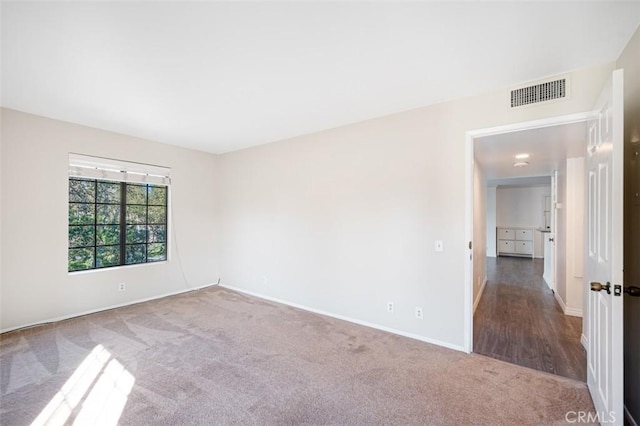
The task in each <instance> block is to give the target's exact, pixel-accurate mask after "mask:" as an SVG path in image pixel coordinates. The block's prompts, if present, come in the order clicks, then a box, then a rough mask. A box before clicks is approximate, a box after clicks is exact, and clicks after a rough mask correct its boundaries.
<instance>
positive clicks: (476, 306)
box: [473, 277, 488, 314]
mask: <svg viewBox="0 0 640 426" xmlns="http://www.w3.org/2000/svg"><path fill="white" fill-rule="evenodd" d="M487 281H488V280H487V277H484V281H483V282H482V285H481V286H480V290H479V291H478V295H477V296H476V300H475V302H473V313H474V314H475V313H476V309H478V304H479V303H480V299H481V298H482V293H484V288H485V286H486V285H487Z"/></svg>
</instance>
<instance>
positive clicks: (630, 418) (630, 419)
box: [624, 405, 638, 426]
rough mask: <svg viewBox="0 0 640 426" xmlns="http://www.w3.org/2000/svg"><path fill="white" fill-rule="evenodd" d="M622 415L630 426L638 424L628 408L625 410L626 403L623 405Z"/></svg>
mask: <svg viewBox="0 0 640 426" xmlns="http://www.w3.org/2000/svg"><path fill="white" fill-rule="evenodd" d="M624 417H625V418H626V419H627V421H628V422H629V424H630V425H631V426H638V422H636V419H634V418H633V416H632V415H631V413H630V412H629V410H627V406H626V405H625V406H624Z"/></svg>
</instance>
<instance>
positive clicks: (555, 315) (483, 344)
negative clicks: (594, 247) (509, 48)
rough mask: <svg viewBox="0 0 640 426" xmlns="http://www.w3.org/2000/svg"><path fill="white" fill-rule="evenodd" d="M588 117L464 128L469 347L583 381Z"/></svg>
mask: <svg viewBox="0 0 640 426" xmlns="http://www.w3.org/2000/svg"><path fill="white" fill-rule="evenodd" d="M587 119H588V114H577V115H570V116H561V117H555V118H551V119H545V120H539V121H535V122H526V123H518V124H514V125H510V126H503V127H499V128H492V129H483V130H478V131H473V132H469V133H468V134H467V160H468V162H467V165H468V167H469V170H468V177H469V181H468V185H469V187H470V188H471V189H472V190H471V191H468V192H467V195H468V199H467V207H468V209H467V214H468V216H467V219H468V228H467V231H468V236H469V241H474V246H475V247H474V248H473V250H472V253H471V255H472V256H470V259H469V262H468V265H467V269H468V272H469V274H468V276H467V278H468V281H467V287H468V290H467V293H468V295H469V299H470V300H469V302H470V303H468V305H467V309H468V311H469V312H468V317H467V320H468V324H467V329H468V332H469V334H467V336H466V337H467V339H468V340H467V345H468V346H467V347H468V349H469V352H471V351H473V352H476V353H480V354H483V355H487V356H491V357H493V358H497V359H501V360H503V361H507V362H511V363H514V364H518V365H522V366H525V367H529V368H535V369H538V370H542V371H546V372H549V373H553V374H558V375H562V376H565V377H571V378H574V379H578V380H581V381H586V351H585V349H584V347H583V342H584V341H583V333H582V330H583V319H582V312H583V300H584V297H583V296H584V295H583V285H582V284H583V271H582V269H583V265H582V260H583V252H582V250H583V246H584V244H583V236H584V208H583V206H584V155H585V152H586V136H587V124H586V121H587ZM523 163H524V164H523ZM469 193H471V195H470V196H469Z"/></svg>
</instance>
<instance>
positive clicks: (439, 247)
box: [435, 240, 444, 251]
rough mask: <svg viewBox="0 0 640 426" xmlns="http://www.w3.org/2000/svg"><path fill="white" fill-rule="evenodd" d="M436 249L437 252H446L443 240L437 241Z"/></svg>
mask: <svg viewBox="0 0 640 426" xmlns="http://www.w3.org/2000/svg"><path fill="white" fill-rule="evenodd" d="M435 249H436V251H444V245H443V244H442V240H436V244H435Z"/></svg>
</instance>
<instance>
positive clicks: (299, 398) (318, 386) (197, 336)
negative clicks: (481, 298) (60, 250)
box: [0, 287, 593, 426]
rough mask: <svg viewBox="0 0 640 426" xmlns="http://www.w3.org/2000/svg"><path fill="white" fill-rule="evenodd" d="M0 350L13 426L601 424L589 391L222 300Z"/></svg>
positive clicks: (103, 322)
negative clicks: (585, 413)
mask: <svg viewBox="0 0 640 426" xmlns="http://www.w3.org/2000/svg"><path fill="white" fill-rule="evenodd" d="M100 345H101V346H100ZM0 351H1V352H0V354H1V355H0V362H1V363H0V372H1V378H0V379H1V380H0V391H1V393H0V396H1V399H0V416H1V417H0V423H1V424H2V425H5V426H8V425H27V424H30V423H31V422H33V421H34V420H35V419H36V418H38V421H39V422H42V423H45V424H46V422H47V421H48V422H50V423H55V421H62V422H66V423H68V424H71V423H73V421H74V419H75V420H77V423H78V424H87V423H88V422H89V420H91V421H95V420H96V419H98V418H101V419H103V420H105V422H106V423H108V422H109V421H112V422H114V421H117V422H118V423H120V424H124V425H191V424H194V425H196V424H198V425H205V424H206V425H217V424H241V425H263V424H264V425H380V424H384V425H467V424H468V425H472V424H473V425H485V424H487V425H488V424H491V425H515V424H517V425H526V424H530V425H541V424H563V423H565V415H566V413H567V412H569V411H581V410H589V411H593V406H592V403H591V400H590V397H589V393H588V391H587V388H586V385H585V384H584V383H581V382H578V381H574V380H570V379H565V378H561V377H557V376H552V375H549V374H546V373H542V372H538V371H534V370H529V369H526V368H522V367H517V366H513V365H510V364H507V363H503V362H501V361H496V360H493V359H490V358H486V357H484V356H481V355H466V354H463V353H460V352H456V351H453V350H449V349H445V348H441V347H438V346H434V345H430V344H427V343H423V342H419V341H415V340H412V339H408V338H404V337H399V336H396V335H393V334H389V333H385V332H382V331H378V330H373V329H370V328H367V327H362V326H358V325H354V324H351V323H348V322H344V321H340V320H336V319H332V318H327V317H323V316H320V315H316V314H312V313H308V312H305V311H302V310H298V309H294V308H290V307H287V306H283V305H279V304H276V303H271V302H266V301H263V300H261V299H257V298H253V297H249V296H245V295H242V294H240V293H236V292H233V291H230V290H227V289H224V288H220V287H210V288H208V289H205V290H200V291H194V292H191V293H188V294H184V295H179V296H173V297H168V298H165V299H161V300H157V301H153V302H147V303H143V304H138V305H134V306H129V307H126V308H121V309H116V310H112V311H107V312H102V313H98V314H94V315H90V316H86V317H82V318H76V319H72V320H68V321H63V322H59V323H56V324H52V325H45V326H41V327H36V328H32V329H28V330H23V331H19V332H12V333H5V334H4V335H2V336H1V340H0Z"/></svg>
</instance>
